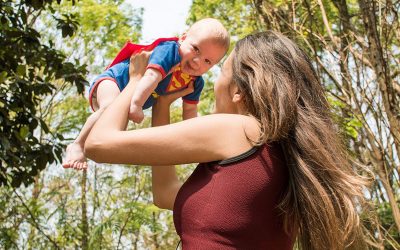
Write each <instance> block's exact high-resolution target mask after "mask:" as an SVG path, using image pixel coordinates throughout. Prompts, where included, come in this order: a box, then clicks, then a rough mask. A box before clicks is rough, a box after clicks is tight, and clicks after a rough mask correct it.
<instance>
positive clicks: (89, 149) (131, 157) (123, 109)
mask: <svg viewBox="0 0 400 250" xmlns="http://www.w3.org/2000/svg"><path fill="white" fill-rule="evenodd" d="M139 59H140V57H139V56H137V57H136V60H135V58H134V57H132V59H131V65H133V68H137V69H140V70H141V71H142V72H143V71H144V69H145V65H143V64H145V63H144V62H139ZM146 63H147V61H146ZM134 90H135V85H134V80H133V79H132V80H131V81H130V82H129V83H128V85H127V87H126V88H125V89H124V90H123V91H122V92H121V94H120V95H119V96H118V97H117V99H116V100H115V101H114V102H113V103H112V104H111V105H110V106H109V107H108V108H107V109H106V110H105V111H104V112H103V114H102V116H101V117H100V118H99V120H98V121H97V122H96V124H95V125H94V127H93V128H92V131H91V132H90V134H89V136H88V138H87V140H86V143H85V155H86V156H88V157H89V158H91V159H92V160H94V161H97V162H106V163H120V164H142V165H175V164H184V163H194V162H209V161H215V160H223V159H227V158H230V157H233V156H236V155H239V154H241V153H243V152H245V151H247V150H249V149H250V148H251V147H252V145H251V144H250V143H249V141H248V140H247V137H246V133H245V129H246V132H247V128H248V127H249V126H251V127H254V125H255V124H256V122H255V120H254V119H253V118H250V117H248V116H244V115H232V114H217V115H208V116H203V117H198V118H193V119H189V120H186V121H183V122H179V123H175V124H171V125H165V126H159V127H154V128H146V129H139V130H133V131H125V129H126V125H127V121H128V112H129V104H130V100H131V97H132V94H133V92H134ZM253 130H254V129H253ZM256 138H257V137H256ZM256 138H255V139H256Z"/></svg>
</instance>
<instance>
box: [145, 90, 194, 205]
mask: <svg viewBox="0 0 400 250" xmlns="http://www.w3.org/2000/svg"><path fill="white" fill-rule="evenodd" d="M191 92H193V84H190V85H189V86H188V88H187V89H185V90H183V91H179V92H176V93H173V94H171V95H167V96H160V97H159V98H158V99H157V102H156V104H155V105H154V106H153V110H152V111H153V112H152V125H153V127H156V126H162V125H167V124H169V123H170V105H171V103H172V102H174V101H175V100H176V99H178V98H179V97H182V96H185V95H188V94H190V93H191ZM181 186H182V182H181V181H180V180H179V179H178V176H177V175H176V171H175V166H157V167H152V192H153V202H154V204H155V205H156V206H157V207H159V208H164V209H170V210H172V209H173V208H174V203H175V198H176V195H177V194H178V191H179V189H180V188H181Z"/></svg>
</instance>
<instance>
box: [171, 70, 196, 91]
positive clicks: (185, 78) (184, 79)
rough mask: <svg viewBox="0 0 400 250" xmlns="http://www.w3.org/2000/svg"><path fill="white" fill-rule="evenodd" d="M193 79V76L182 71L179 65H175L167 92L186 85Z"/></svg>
mask: <svg viewBox="0 0 400 250" xmlns="http://www.w3.org/2000/svg"><path fill="white" fill-rule="evenodd" d="M194 79H195V77H194V76H191V75H189V74H187V73H184V72H182V70H181V66H177V67H176V68H175V69H174V70H173V72H172V76H171V80H170V82H169V84H168V87H167V92H174V91H176V90H179V89H182V88H184V87H186V86H188V85H189V83H190V82H191V81H193V80H194Z"/></svg>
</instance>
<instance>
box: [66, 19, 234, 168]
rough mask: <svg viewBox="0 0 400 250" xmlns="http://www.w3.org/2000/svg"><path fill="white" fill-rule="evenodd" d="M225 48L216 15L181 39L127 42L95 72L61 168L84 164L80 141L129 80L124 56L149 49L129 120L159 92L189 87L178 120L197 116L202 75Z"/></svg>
mask: <svg viewBox="0 0 400 250" xmlns="http://www.w3.org/2000/svg"><path fill="white" fill-rule="evenodd" d="M228 48H229V34H228V32H227V31H226V29H225V28H224V26H223V25H222V24H221V23H220V22H219V21H218V20H216V19H213V18H206V19H202V20H200V21H197V22H196V23H194V24H193V25H192V26H191V27H190V28H189V30H188V31H187V32H186V33H185V34H184V35H183V36H182V37H181V38H180V39H178V38H169V39H164V38H162V39H158V40H156V41H155V42H154V43H152V44H151V45H148V46H141V45H134V44H128V46H125V48H124V49H122V50H121V52H120V53H119V54H118V55H117V57H116V59H114V61H113V63H111V65H110V66H109V67H108V68H107V70H106V71H105V72H103V73H102V74H101V75H100V76H98V77H97V78H96V79H95V81H94V83H93V84H92V85H91V87H90V90H89V101H90V105H91V107H92V109H93V110H96V111H95V112H94V113H93V114H91V115H90V116H89V118H88V119H87V121H86V123H85V124H84V126H83V128H82V130H81V132H80V133H79V135H78V137H77V138H76V140H75V141H74V142H73V143H71V144H70V145H68V147H67V152H66V159H65V162H64V163H63V167H64V168H75V169H85V168H87V163H86V157H85V155H84V153H83V145H84V143H85V140H86V138H87V136H88V135H89V132H90V130H91V128H92V127H93V125H94V123H95V122H96V121H97V119H98V118H99V116H100V114H101V113H102V112H103V111H104V109H105V108H106V107H107V106H108V105H109V104H110V103H111V102H112V101H113V100H114V99H115V98H116V97H117V96H118V94H119V93H120V91H122V90H123V89H124V88H125V86H126V85H127V84H128V82H129V57H130V54H132V53H135V52H137V51H138V50H141V49H144V50H153V52H152V54H151V56H150V58H149V65H148V66H147V70H146V72H145V74H144V75H143V77H142V78H141V80H140V81H139V82H138V83H137V86H136V90H135V92H134V94H133V97H132V100H131V105H130V111H129V119H130V120H132V121H133V122H136V123H140V122H141V121H142V120H143V118H144V114H143V109H147V108H149V107H151V106H153V104H154V103H155V101H156V99H157V97H158V96H159V95H167V94H170V93H173V92H176V91H180V90H183V89H185V88H187V86H188V85H189V84H190V83H193V85H194V91H193V92H192V93H191V94H189V95H186V96H184V97H182V99H183V104H182V108H183V112H182V116H183V119H189V118H193V117H196V116H197V103H198V102H199V98H200V94H201V91H202V89H203V86H204V80H203V78H202V77H201V75H202V74H204V73H205V72H207V71H208V70H209V69H210V68H211V67H212V66H214V65H215V64H216V63H218V62H219V61H220V60H221V59H222V57H223V56H224V55H225V53H226V52H227V50H228Z"/></svg>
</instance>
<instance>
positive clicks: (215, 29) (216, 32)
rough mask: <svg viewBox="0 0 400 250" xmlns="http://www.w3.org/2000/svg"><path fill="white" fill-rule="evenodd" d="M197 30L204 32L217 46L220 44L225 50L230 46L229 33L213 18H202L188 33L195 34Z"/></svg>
mask: <svg viewBox="0 0 400 250" xmlns="http://www.w3.org/2000/svg"><path fill="white" fill-rule="evenodd" d="M198 30H205V31H206V32H207V33H208V34H209V35H210V37H211V39H213V40H214V41H215V42H216V43H217V44H220V45H221V46H222V47H224V48H225V49H226V50H228V49H229V46H230V38H229V33H228V31H227V30H226V29H225V27H224V25H223V24H222V23H221V22H220V21H219V20H217V19H215V18H204V19H201V20H199V21H197V22H195V23H194V24H193V25H192V26H191V27H190V28H189V31H188V34H189V33H190V32H196V31H198Z"/></svg>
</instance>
